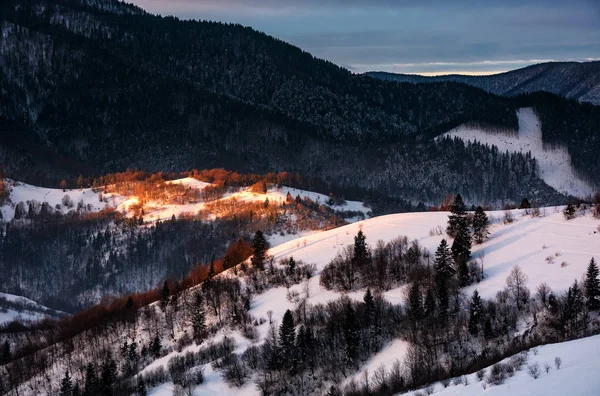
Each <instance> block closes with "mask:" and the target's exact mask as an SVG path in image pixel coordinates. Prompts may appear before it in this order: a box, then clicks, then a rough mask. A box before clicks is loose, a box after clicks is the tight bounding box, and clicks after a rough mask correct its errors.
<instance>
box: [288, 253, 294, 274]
mask: <svg viewBox="0 0 600 396" xmlns="http://www.w3.org/2000/svg"><path fill="white" fill-rule="evenodd" d="M295 271H296V261H295V260H294V258H293V257H291V256H290V259H289V261H288V274H290V275H294V272H295Z"/></svg>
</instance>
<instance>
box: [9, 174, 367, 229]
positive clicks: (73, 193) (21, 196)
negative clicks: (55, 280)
mask: <svg viewBox="0 0 600 396" xmlns="http://www.w3.org/2000/svg"><path fill="white" fill-rule="evenodd" d="M167 183H169V184H181V185H183V186H185V187H186V188H191V189H197V190H202V189H204V188H205V187H207V186H210V183H205V182H202V181H199V180H196V179H194V178H191V177H186V178H183V179H177V180H171V181H168V182H167ZM8 185H9V188H10V197H9V202H8V203H6V204H5V205H4V206H2V207H0V211H1V212H2V218H3V219H4V220H5V221H10V220H12V219H13V217H14V212H15V209H14V208H15V205H16V204H18V203H19V202H27V201H33V200H35V201H37V202H40V203H43V202H48V203H49V204H50V206H52V208H54V209H56V207H57V206H56V205H59V207H60V211H61V212H62V213H67V212H68V211H69V210H72V209H76V208H77V205H78V203H79V202H80V201H81V202H83V205H84V206H85V207H89V208H90V209H91V211H94V212H97V211H100V210H102V209H104V208H106V207H107V206H108V207H111V208H114V209H116V210H117V211H119V212H123V213H126V214H127V215H128V216H132V212H131V210H130V209H131V207H132V206H133V205H137V204H138V203H139V199H138V197H137V196H134V195H132V196H127V197H125V196H122V195H117V194H101V193H99V192H98V193H97V192H94V191H92V189H89V188H84V189H67V190H66V191H63V190H61V189H53V188H43V187H36V186H32V185H29V184H25V183H20V182H15V181H9V183H8ZM288 192H289V193H290V194H291V195H292V197H294V198H295V197H296V196H297V195H299V196H300V198H302V199H304V198H305V197H308V198H310V199H311V200H313V201H315V202H317V203H320V204H325V205H327V201H328V199H329V197H327V196H326V195H323V194H319V193H315V192H311V191H305V190H298V189H295V188H290V187H285V186H284V187H282V188H276V187H272V188H271V189H269V190H268V191H267V193H266V194H259V193H254V192H252V191H250V188H242V189H240V190H239V191H236V192H232V193H228V194H225V195H224V196H223V197H222V198H221V200H231V199H235V200H238V201H239V202H264V201H265V199H267V198H268V199H269V202H272V203H282V202H285V200H286V196H287V194H288ZM67 195H68V196H69V198H70V199H71V201H72V202H73V203H74V207H73V208H67V207H65V206H64V205H63V204H62V199H63V197H65V196H67ZM101 196H102V198H103V199H104V201H105V202H102V201H100V197H101ZM327 206H330V207H331V208H332V209H333V210H335V211H356V212H361V213H363V215H365V216H367V215H368V213H369V211H370V209H369V208H367V207H366V206H365V205H364V204H363V203H362V202H357V201H346V202H345V203H344V204H343V205H327ZM145 209H147V210H146V216H145V217H144V219H145V220H146V221H157V220H166V219H170V218H171V216H173V215H174V216H176V217H177V216H179V215H180V214H182V213H193V214H195V213H197V212H198V211H199V210H204V209H205V204H204V202H202V201H200V202H194V203H188V204H182V205H178V204H164V203H159V202H154V201H149V202H146V203H145ZM349 220H351V221H352V220H356V219H349Z"/></svg>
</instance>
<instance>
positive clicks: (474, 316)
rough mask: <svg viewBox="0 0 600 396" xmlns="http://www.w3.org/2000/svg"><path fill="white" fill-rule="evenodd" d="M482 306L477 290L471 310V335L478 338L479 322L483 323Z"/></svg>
mask: <svg viewBox="0 0 600 396" xmlns="http://www.w3.org/2000/svg"><path fill="white" fill-rule="evenodd" d="M481 314H482V306H481V298H480V297H479V293H478V292H477V290H475V291H474V292H473V297H472V298H471V307H470V309H469V333H471V334H472V335H474V336H476V335H477V334H478V333H479V322H480V321H481Z"/></svg>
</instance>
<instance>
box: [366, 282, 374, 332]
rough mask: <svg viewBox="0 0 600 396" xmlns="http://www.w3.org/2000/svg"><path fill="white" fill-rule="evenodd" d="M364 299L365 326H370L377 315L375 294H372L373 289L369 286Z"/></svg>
mask: <svg viewBox="0 0 600 396" xmlns="http://www.w3.org/2000/svg"><path fill="white" fill-rule="evenodd" d="M363 301H364V302H365V326H366V327H369V326H371V325H372V324H373V319H374V317H375V301H374V299H373V294H371V289H370V288H368V287H367V291H366V292H365V295H364V297H363Z"/></svg>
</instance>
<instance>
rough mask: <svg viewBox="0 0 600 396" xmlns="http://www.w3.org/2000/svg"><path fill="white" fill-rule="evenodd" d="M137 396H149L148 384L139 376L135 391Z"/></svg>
mask: <svg viewBox="0 0 600 396" xmlns="http://www.w3.org/2000/svg"><path fill="white" fill-rule="evenodd" d="M135 394H136V396H147V395H148V391H147V390H146V383H145V382H144V379H143V378H142V377H141V376H138V382H137V388H136V391H135Z"/></svg>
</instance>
